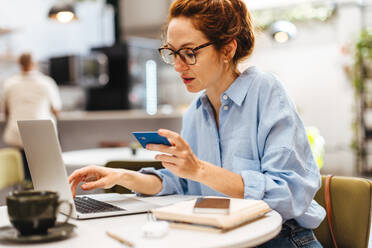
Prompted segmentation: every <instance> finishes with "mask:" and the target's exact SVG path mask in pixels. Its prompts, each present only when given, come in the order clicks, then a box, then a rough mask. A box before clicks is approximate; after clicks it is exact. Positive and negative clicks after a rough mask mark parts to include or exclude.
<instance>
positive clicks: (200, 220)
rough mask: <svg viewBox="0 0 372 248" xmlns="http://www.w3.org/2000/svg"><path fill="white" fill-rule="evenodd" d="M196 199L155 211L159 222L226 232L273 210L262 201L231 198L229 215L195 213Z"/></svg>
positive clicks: (177, 226) (172, 225) (185, 227)
mask: <svg viewBox="0 0 372 248" xmlns="http://www.w3.org/2000/svg"><path fill="white" fill-rule="evenodd" d="M195 201H196V200H195V199H193V200H189V201H184V202H179V203H175V204H173V205H170V206H165V207H161V208H157V209H153V210H152V213H153V214H154V216H155V217H156V219H158V220H166V221H168V222H169V224H170V226H171V227H175V228H182V229H192V230H200V231H210V232H226V231H229V230H231V229H234V228H236V227H239V226H241V225H244V224H247V223H248V222H250V221H254V220H255V219H257V218H260V217H262V216H264V215H265V214H266V213H267V212H270V211H271V209H270V207H269V206H268V205H267V203H265V202H264V201H262V200H247V199H237V198H230V211H229V214H217V213H195V211H194V210H193V208H194V205H195Z"/></svg>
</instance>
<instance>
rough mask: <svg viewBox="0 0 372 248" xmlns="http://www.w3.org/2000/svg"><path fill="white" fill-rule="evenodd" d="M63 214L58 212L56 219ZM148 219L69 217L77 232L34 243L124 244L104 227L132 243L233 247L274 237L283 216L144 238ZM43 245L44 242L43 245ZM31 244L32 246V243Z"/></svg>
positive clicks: (2, 216)
mask: <svg viewBox="0 0 372 248" xmlns="http://www.w3.org/2000/svg"><path fill="white" fill-rule="evenodd" d="M64 219H65V216H59V221H62V220H64ZM147 221H148V219H147V216H146V214H135V215H125V216H116V217H108V218H98V219H90V220H72V219H71V220H70V221H69V222H70V223H73V224H75V225H76V226H77V228H76V229H75V233H76V235H74V237H71V238H69V239H66V240H63V241H59V242H52V243H46V244H36V245H35V247H51V248H53V247H61V248H62V247H66V248H67V247H80V246H81V244H84V245H83V246H84V247H90V248H95V247H97V248H98V247H102V246H105V247H112V248H116V247H117V248H119V247H123V245H122V244H120V243H119V242H118V241H116V240H114V239H112V238H110V237H108V236H107V234H106V231H109V232H111V233H114V234H116V235H118V236H120V237H122V238H124V239H126V240H129V241H130V242H132V243H133V244H134V245H135V247H151V248H164V247H178V248H193V247H198V248H202V247H204V248H207V247H208V248H209V247H214V248H218V247H220V248H225V247H226V248H227V247H229V248H233V247H254V246H257V245H260V244H262V243H265V242H266V241H268V240H270V239H272V238H274V237H275V236H276V235H278V233H279V232H280V230H281V226H282V218H281V216H280V214H279V213H277V212H276V211H271V212H269V213H267V214H266V215H265V216H263V217H261V218H259V219H257V220H255V221H252V222H250V223H247V224H245V225H243V226H240V227H238V228H235V229H233V230H231V231H228V232H225V233H212V232H204V231H194V230H184V229H175V228H170V229H169V231H168V233H167V235H166V236H164V237H162V238H146V237H144V236H143V234H142V228H143V226H144V224H146V223H147ZM9 224H10V223H9V220H8V217H7V214H6V207H5V206H4V207H0V226H4V225H9ZM45 245H46V246H45ZM12 247H23V246H22V244H13V245H12ZM33 247H34V246H33Z"/></svg>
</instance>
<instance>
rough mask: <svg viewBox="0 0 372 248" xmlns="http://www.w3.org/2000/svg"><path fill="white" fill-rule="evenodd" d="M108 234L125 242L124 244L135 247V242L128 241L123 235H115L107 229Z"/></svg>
mask: <svg viewBox="0 0 372 248" xmlns="http://www.w3.org/2000/svg"><path fill="white" fill-rule="evenodd" d="M106 234H107V236H109V237H110V238H113V239H115V240H117V241H119V242H120V243H122V244H124V245H126V246H129V247H134V244H133V243H132V242H130V241H128V240H126V239H124V238H122V237H119V236H118V235H115V234H113V233H112V232H109V231H106Z"/></svg>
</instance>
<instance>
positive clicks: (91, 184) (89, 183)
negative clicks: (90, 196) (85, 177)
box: [81, 179, 105, 190]
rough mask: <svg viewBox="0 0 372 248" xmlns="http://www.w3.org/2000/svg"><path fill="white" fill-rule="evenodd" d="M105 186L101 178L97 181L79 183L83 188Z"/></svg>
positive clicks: (89, 188) (90, 188)
mask: <svg viewBox="0 0 372 248" xmlns="http://www.w3.org/2000/svg"><path fill="white" fill-rule="evenodd" d="M104 187H105V181H104V180H103V179H100V180H98V181H94V182H88V183H84V184H83V185H81V188H82V189H83V190H92V189H97V188H104Z"/></svg>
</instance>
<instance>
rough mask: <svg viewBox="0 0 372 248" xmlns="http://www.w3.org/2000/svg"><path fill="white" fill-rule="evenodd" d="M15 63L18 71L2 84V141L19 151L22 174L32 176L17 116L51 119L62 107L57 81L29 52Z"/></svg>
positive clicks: (28, 178) (22, 118) (21, 118)
mask: <svg viewBox="0 0 372 248" xmlns="http://www.w3.org/2000/svg"><path fill="white" fill-rule="evenodd" d="M18 63H19V66H20V73H19V74H17V75H14V76H13V77H11V78H9V79H7V80H6V81H5V82H4V85H3V95H2V107H3V111H4V113H5V118H6V126H5V130H4V133H3V139H4V142H5V143H6V144H7V145H9V146H12V147H17V148H19V149H20V150H21V152H22V157H23V165H24V170H25V178H26V179H27V180H31V176H30V171H29V169H28V165H27V160H26V157H25V153H24V151H23V144H22V140H21V137H20V134H19V131H18V126H17V120H33V119H52V120H54V121H55V118H56V117H57V116H58V112H59V111H60V109H61V105H62V103H61V98H60V95H59V91H58V87H57V84H56V82H55V81H54V80H53V79H52V78H50V77H48V76H46V75H44V74H42V73H41V72H39V71H37V70H36V64H35V62H34V61H33V58H32V55H31V54H30V53H24V54H22V55H21V56H20V57H19V59H18Z"/></svg>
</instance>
